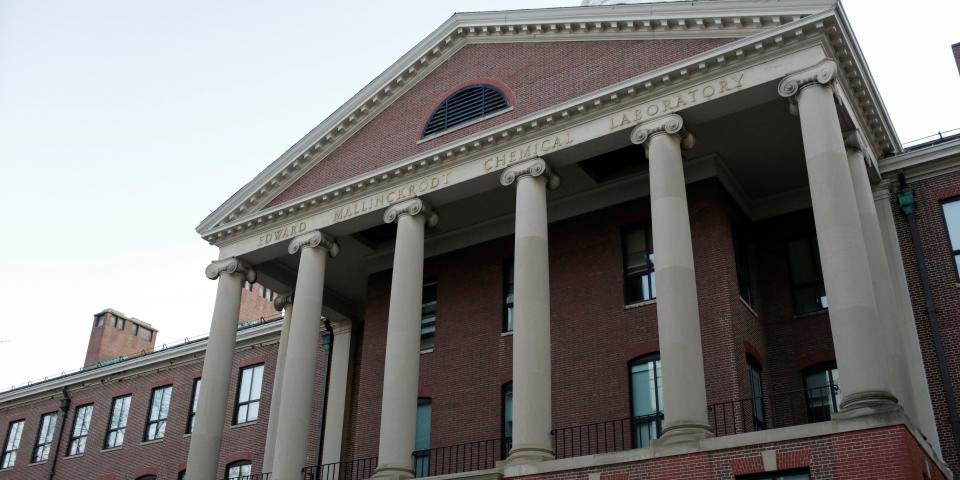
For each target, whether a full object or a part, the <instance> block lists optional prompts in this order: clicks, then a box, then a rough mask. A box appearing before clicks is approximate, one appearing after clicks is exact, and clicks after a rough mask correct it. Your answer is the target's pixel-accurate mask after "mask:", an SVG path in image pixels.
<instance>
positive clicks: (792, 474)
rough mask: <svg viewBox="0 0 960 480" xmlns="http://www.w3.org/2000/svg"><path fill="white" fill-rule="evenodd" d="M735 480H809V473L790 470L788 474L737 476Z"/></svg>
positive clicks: (770, 473)
mask: <svg viewBox="0 0 960 480" xmlns="http://www.w3.org/2000/svg"><path fill="white" fill-rule="evenodd" d="M736 480H810V472H809V471H807V470H791V471H789V472H767V473H760V474H756V475H738V476H737V479H736Z"/></svg>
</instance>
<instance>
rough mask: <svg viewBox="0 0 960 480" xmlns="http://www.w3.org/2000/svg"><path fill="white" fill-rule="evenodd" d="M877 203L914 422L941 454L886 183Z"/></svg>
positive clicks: (934, 449)
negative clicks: (911, 399) (911, 392)
mask: <svg viewBox="0 0 960 480" xmlns="http://www.w3.org/2000/svg"><path fill="white" fill-rule="evenodd" d="M874 204H875V205H876V208H877V220H878V221H879V223H880V232H881V238H882V240H883V247H884V251H885V252H886V258H887V259H888V265H889V267H890V278H891V280H892V282H893V296H894V298H895V303H896V308H897V312H898V314H897V316H896V329H897V335H898V336H899V338H900V341H901V343H902V345H903V354H904V358H905V359H906V363H907V378H908V379H909V383H908V385H907V386H908V388H910V389H911V390H912V391H913V405H914V415H916V417H915V418H914V421H915V422H917V425H918V426H919V427H920V431H921V432H923V434H924V435H925V436H926V439H927V442H929V443H930V445H931V446H932V447H933V451H935V452H940V451H941V450H940V435H939V434H938V433H937V421H936V418H935V417H934V414H933V401H932V400H931V399H930V386H929V383H927V371H926V369H925V368H924V366H923V353H922V352H921V351H920V337H919V335H917V323H916V319H915V318H914V316H913V304H912V303H911V300H910V290H909V287H908V286H907V274H906V272H905V271H904V268H903V256H902V255H901V253H900V240H899V239H898V238H897V225H896V221H895V220H894V217H893V207H891V205H890V185H889V184H888V183H887V182H881V184H880V186H879V187H878V188H877V190H876V191H875V192H874ZM941 458H943V457H942V456H941Z"/></svg>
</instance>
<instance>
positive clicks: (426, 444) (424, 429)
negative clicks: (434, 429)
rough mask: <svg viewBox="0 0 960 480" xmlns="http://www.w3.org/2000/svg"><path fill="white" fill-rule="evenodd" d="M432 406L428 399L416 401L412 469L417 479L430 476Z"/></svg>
mask: <svg viewBox="0 0 960 480" xmlns="http://www.w3.org/2000/svg"><path fill="white" fill-rule="evenodd" d="M432 414H433V404H432V402H431V401H430V399H429V398H421V399H418V400H417V429H416V431H415V434H414V441H413V450H414V453H413V458H414V463H415V465H414V468H415V470H416V475H417V477H418V478H419V477H428V476H430V417H431V416H432Z"/></svg>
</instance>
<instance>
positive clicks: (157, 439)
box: [140, 438, 163, 445]
mask: <svg viewBox="0 0 960 480" xmlns="http://www.w3.org/2000/svg"><path fill="white" fill-rule="evenodd" d="M162 441H163V439H162V438H155V439H153V440H145V441H143V442H140V445H153V444H154V443H160V442H162Z"/></svg>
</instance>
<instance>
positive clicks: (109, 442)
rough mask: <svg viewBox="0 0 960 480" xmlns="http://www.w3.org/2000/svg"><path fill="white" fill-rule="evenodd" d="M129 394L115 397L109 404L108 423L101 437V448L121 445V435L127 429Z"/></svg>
mask: <svg viewBox="0 0 960 480" xmlns="http://www.w3.org/2000/svg"><path fill="white" fill-rule="evenodd" d="M130 398H131V397H130V395H125V396H122V397H115V398H114V399H113V403H112V404H111V405H110V423H109V424H107V435H106V437H104V439H103V448H117V447H119V446H121V445H123V435H124V433H125V432H126V430H127V416H128V415H129V414H130Z"/></svg>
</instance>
